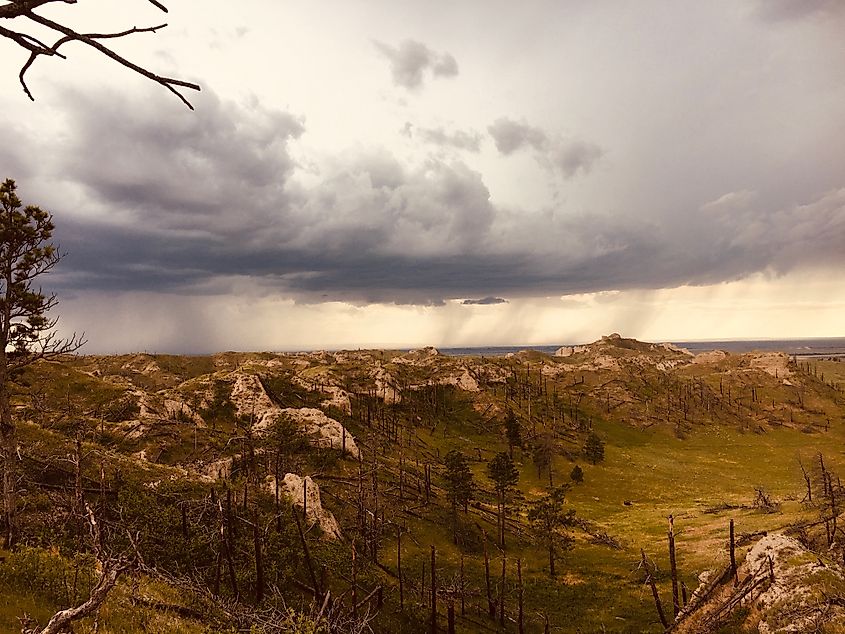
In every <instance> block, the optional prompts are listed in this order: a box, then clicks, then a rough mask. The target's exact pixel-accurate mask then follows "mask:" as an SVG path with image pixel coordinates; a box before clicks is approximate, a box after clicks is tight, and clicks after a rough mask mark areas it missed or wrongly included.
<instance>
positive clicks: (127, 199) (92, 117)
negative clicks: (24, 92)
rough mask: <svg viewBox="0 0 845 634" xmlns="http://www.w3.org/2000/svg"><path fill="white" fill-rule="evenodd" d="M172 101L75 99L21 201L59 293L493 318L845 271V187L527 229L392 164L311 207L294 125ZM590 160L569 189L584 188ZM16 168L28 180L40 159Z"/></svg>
mask: <svg viewBox="0 0 845 634" xmlns="http://www.w3.org/2000/svg"><path fill="white" fill-rule="evenodd" d="M166 99H167V96H166V95H160V94H159V93H158V92H151V93H149V94H145V95H144V98H143V99H132V98H129V97H122V96H120V95H116V94H108V95H104V94H91V95H82V94H77V93H66V94H65V95H64V96H63V103H64V104H65V106H64V108H65V110H64V116H65V117H66V119H67V121H66V124H67V125H66V128H65V129H66V135H65V137H64V138H63V140H61V141H60V142H56V143H55V144H54V145H53V146H52V148H53V149H52V152H51V153H41V154H40V156H42V166H41V170H42V175H41V176H39V177H38V178H33V180H32V181H31V182H23V181H19V183H18V184H19V186H20V190H21V194H22V196H23V197H24V199H25V200H27V201H29V200H32V201H35V202H38V203H40V204H42V206H43V207H45V208H47V209H49V210H51V211H52V212H53V213H54V214H55V218H56V224H57V238H58V240H59V242H60V243H61V246H62V248H63V250H65V251H67V252H68V253H69V256H68V257H67V259H66V260H65V261H64V262H62V265H61V266H60V267H59V269H58V270H57V272H56V274H55V275H54V276H53V277H52V279H51V280H50V282H49V285H50V288H55V289H56V290H63V291H68V292H70V291H76V292H78V293H80V294H82V293H84V292H85V291H88V290H92V289H96V290H100V291H138V290H154V291H161V292H167V293H179V294H183V295H187V294H197V295H203V294H204V295H219V294H226V293H229V292H234V291H233V289H237V287H238V284H242V283H243V282H244V280H249V283H250V284H251V285H253V286H258V287H260V288H261V289H262V292H266V293H277V294H283V295H288V296H292V297H295V298H297V299H299V300H301V301H309V302H321V301H326V300H344V301H350V302H371V301H378V302H396V303H418V304H438V303H441V302H443V301H444V300H446V299H452V298H483V299H481V300H470V302H474V303H479V304H484V303H492V302H495V301H498V300H499V298H501V297H509V298H517V297H525V296H554V295H563V294H569V293H581V292H592V291H601V290H607V289H629V288H665V287H674V286H678V285H682V284H710V283H716V282H722V281H726V280H734V279H739V278H742V277H743V276H747V275H749V274H751V273H755V272H760V271H772V272H776V273H781V272H787V271H790V270H793V269H797V268H802V267H813V266H818V267H822V266H824V267H828V268H829V267H831V266H832V267H842V266H845V250H843V249H842V244H845V187H843V188H841V189H836V190H833V191H830V192H828V193H826V194H823V195H819V196H817V197H816V198H815V200H809V201H806V202H804V203H802V204H799V205H795V204H783V205H779V206H772V205H770V204H768V202H765V200H766V199H765V197H763V196H762V195H757V194H756V193H755V192H752V191H747V190H740V191H736V192H727V193H725V194H724V195H721V196H719V197H717V198H716V199H714V200H713V201H711V202H708V203H704V204H701V205H698V207H697V208H695V209H677V210H675V213H673V214H667V215H666V216H665V217H659V218H658V217H654V216H653V217H652V219H651V220H649V218H647V217H644V216H642V215H636V214H628V215H619V214H616V215H611V214H610V213H608V214H601V213H592V214H586V213H573V212H571V211H567V210H566V209H557V210H545V211H541V212H532V213H529V212H527V211H525V210H518V209H504V208H501V207H497V206H495V205H494V204H493V203H492V202H491V200H490V193H489V191H488V189H487V187H486V185H485V183H484V181H483V179H482V177H481V175H480V174H479V173H478V172H476V171H474V170H473V169H471V168H470V167H468V166H467V165H466V164H465V163H463V162H461V161H446V160H440V159H431V160H428V161H426V162H424V163H422V164H420V165H417V166H412V167H409V166H407V165H403V164H401V163H399V162H398V161H397V160H396V159H395V158H394V157H393V156H392V155H391V154H389V153H388V152H386V151H374V152H369V153H363V154H360V153H359V154H357V155H347V156H342V157H340V158H339V159H338V160H337V161H336V165H335V167H333V168H331V169H327V170H326V171H324V172H323V173H322V174H321V175H320V178H319V182H318V183H317V184H315V185H313V186H308V187H306V186H304V185H303V184H301V183H300V182H299V181H298V179H297V178H296V173H295V168H296V164H295V162H294V160H293V159H292V157H291V153H290V144H291V143H292V142H293V141H294V140H295V139H296V138H297V136H298V135H300V134H302V132H303V124H302V123H301V122H300V120H299V119H298V118H297V117H294V116H292V115H290V114H288V113H285V112H282V111H276V110H273V109H270V108H267V107H264V106H260V105H258V104H256V103H247V104H234V103H231V102H225V101H221V100H219V99H218V98H217V97H216V96H215V95H214V94H213V92H211V91H206V92H204V93H203V96H202V97H201V99H202V101H201V102H198V103H197V111H196V112H195V113H189V112H183V111H181V110H179V109H176V108H172V107H168V106H170V105H171V104H170V103H169V102H168V101H165V100H166ZM103 103H108V104H110V107H109V108H108V109H104V108H102V107H100V105H101V104H103ZM118 118H119V119H120V121H119V122H118V121H117V119H118ZM517 136H519V135H517ZM528 136H529V137H530V136H531V135H530V134H529V135H528ZM523 137H525V135H523ZM523 143H528V144H529V146H530V145H531V144H530V142H528V141H523ZM532 147H533V146H532ZM585 148H586V149H583V150H581V151H579V152H576V154H575V156H574V157H564V158H562V159H561V161H562V163H561V165H560V167H559V169H561V170H569V171H570V172H572V173H573V174H574V173H576V172H578V171H579V170H582V169H587V168H584V167H582V165H583V164H585V163H586V162H589V161H590V160H595V154H596V152H595V151H594V150H590V148H589V146H585ZM5 151H6V153H7V154H9V158H10V163H9V164H14V162H15V160H17V159H16V157H19V155H20V154H21V153H22V152H24V149H23V147H18V148H17V149H14V148H13V149H11V150H10V149H9V147H8V146H7V147H6V149H5ZM27 151H28V152H33V151H36V153H37V148H36V149H35V150H34V149H33V148H29V149H28V150H27ZM551 156H554V155H551ZM591 157H592V158H591ZM550 160H551V159H550ZM567 161H568V162H567ZM18 162H20V161H19V160H18Z"/></svg>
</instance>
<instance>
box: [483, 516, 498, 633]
mask: <svg viewBox="0 0 845 634" xmlns="http://www.w3.org/2000/svg"><path fill="white" fill-rule="evenodd" d="M484 581H485V582H486V584H487V613H488V614H489V615H490V618H491V619H495V618H496V601H495V599H493V589H492V584H491V583H490V553H489V552H488V551H487V533H486V532H484Z"/></svg>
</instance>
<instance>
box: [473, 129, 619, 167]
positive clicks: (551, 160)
mask: <svg viewBox="0 0 845 634" xmlns="http://www.w3.org/2000/svg"><path fill="white" fill-rule="evenodd" d="M487 131H488V132H489V133H490V136H491V137H492V138H493V142H494V143H495V144H496V149H497V150H499V152H500V153H501V154H502V155H504V156H510V155H511V154H514V153H516V152H518V151H520V150H522V149H533V150H534V156H535V159H536V160H537V162H538V163H539V164H540V165H542V166H543V167H546V168H547V169H550V170H552V171H555V172H557V173H560V174H561V175H562V176H563V177H564V178H565V179H569V178H572V177H574V176H575V175H577V174H578V173H579V172H580V173H582V174H588V173H589V172H590V170H591V169H592V168H593V164H594V163H595V162H596V161H598V160H599V159H600V158H601V157H602V155H603V154H604V150H602V149H601V148H600V147H599V146H598V145H596V144H595V143H589V142H586V141H581V140H578V139H565V138H563V137H560V136H550V135H548V134H547V133H546V132H545V131H544V130H543V129H541V128H537V127H534V126H531V125H528V124H526V123H523V122H519V121H515V120H513V119H509V118H507V117H502V118H500V119H496V121H494V122H493V123H492V124H491V125H489V126H488V127H487Z"/></svg>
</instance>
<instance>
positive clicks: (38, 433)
mask: <svg viewBox="0 0 845 634" xmlns="http://www.w3.org/2000/svg"><path fill="white" fill-rule="evenodd" d="M843 367H845V364H842V363H839V362H835V361H820V362H817V363H811V364H809V365H808V364H806V363H804V362H801V363H796V362H795V361H793V360H791V359H789V358H787V357H786V356H783V355H777V354H749V355H724V354H722V355H719V354H711V353H708V354H707V355H702V356H699V357H697V358H695V359H693V358H692V357H691V356H690V355H688V354H686V353H685V352H683V351H679V350H677V349H673V348H671V347H663V346H657V345H653V344H646V343H642V342H638V341H634V340H630V339H622V338H619V337H608V338H604V339H602V340H601V341H599V342H596V343H595V344H593V345H591V346H589V347H588V348H586V349H584V350H573V351H571V354H569V356H562V357H550V356H546V355H542V354H540V353H536V352H523V353H519V354H517V355H513V356H509V357H507V358H493V359H484V358H479V357H474V358H448V357H443V356H440V355H438V354H437V353H436V351H434V350H430V349H424V350H421V351H417V352H413V353H404V354H403V353H400V352H390V351H358V352H342V353H314V354H308V355H306V354H298V355H276V354H269V353H264V354H242V353H225V354H220V355H214V356H211V357H174V356H165V355H123V356H119V357H73V358H68V359H66V360H65V361H64V362H62V363H42V364H39V365H37V366H35V367H33V368H32V369H31V370H30V371H28V372H27V373H26V374H25V375H23V376H21V377H20V378H19V382H18V383H19V385H18V388H17V395H16V407H17V409H16V412H17V415H18V418H19V421H20V424H19V438H20V447H21V450H20V451H21V463H20V467H21V468H20V471H21V475H22V480H21V482H20V484H19V490H20V492H21V502H22V504H21V513H20V518H19V519H20V540H19V542H18V544H17V545H16V547H15V548H14V549H13V551H11V552H8V553H3V557H4V559H3V561H2V562H0V585H2V587H3V589H4V590H3V591H4V597H6V601H5V604H4V607H3V608H2V611H0V628H2V629H3V631H19V629H20V626H19V625H18V620H17V618H18V617H19V616H21V615H22V614H23V613H25V612H26V613H28V614H29V615H30V616H32V617H34V618H35V619H37V620H38V621H39V622H41V623H42V624H43V623H44V621H45V620H46V619H47V618H48V617H49V615H50V614H52V612H53V611H55V610H56V609H59V608H62V607H67V606H68V605H71V604H73V603H74V602H75V601H76V602H78V601H79V600H80V597H81V598H82V599H84V598H85V596H86V593H87V591H88V588H90V586H91V584H92V582H93V580H94V578H95V577H96V574H97V568H96V566H95V565H94V564H93V559H92V555H91V554H90V553H91V540H90V537H89V535H88V531H87V527H86V524H85V518H84V516H83V514H82V511H81V508H82V507H81V506H80V501H79V500H80V499H82V500H84V501H85V502H88V503H89V505H91V507H92V508H93V509H94V510H95V511H96V514H97V516H98V517H99V518H100V519H101V523H102V525H103V527H104V531H105V533H106V536H107V539H106V544H107V546H108V549H109V552H111V553H124V554H126V556H131V558H133V561H134V569H135V570H136V571H137V572H136V573H133V574H132V575H127V576H125V577H123V579H122V581H121V582H120V583H119V584H118V586H117V588H116V589H115V590H114V591H113V592H112V594H111V596H110V597H109V599H108V600H107V602H106V604H105V606H104V608H103V609H102V610H101V613H100V617H99V622H98V627H99V631H101V632H103V631H106V632H140V631H174V632H201V631H227V630H231V631H235V630H238V629H239V628H240V629H242V628H246V630H245V631H248V630H249V627H254V628H258V631H265V630H261V629H260V628H262V627H264V625H263V624H267V623H277V624H278V623H282V622H284V623H285V624H286V625H285V626H284V628H286V629H287V630H288V631H311V630H308V629H307V628H308V627H309V626H308V624H307V623H306V621H308V618H306V616H303V615H309V614H310V615H311V616H312V617H316V616H317V615H318V613H319V618H318V619H317V620H318V621H319V622H321V623H322V624H323V625H322V627H324V629H326V631H328V629H327V628H328V625H327V623H329V622H331V623H333V624H334V625H333V627H334V628H335V629H334V631H355V628H356V627H359V628H360V627H362V624H363V625H365V626H368V627H370V628H372V630H374V631H377V632H380V631H385V632H386V631H406V632H418V631H423V630H424V629H425V628H426V627H428V624H429V622H430V619H431V597H432V595H431V583H432V581H431V558H432V546H433V547H434V553H435V554H434V556H435V561H436V568H435V571H436V574H435V579H436V585H437V594H436V613H437V624H438V628H440V629H441V630H442V631H446V630H447V612H448V609H449V605H450V604H452V605H454V610H455V620H456V631H461V632H470V631H473V632H475V631H477V632H484V631H498V630H503V631H517V630H518V620H519V617H518V605H519V597H520V596H522V597H523V629H524V631H526V632H542V631H543V630H544V627H545V626H546V624H548V627H549V628H550V631H557V632H579V631H580V632H596V631H607V632H650V631H653V632H660V631H662V630H663V628H662V626H661V625H660V623H659V621H658V618H657V612H656V610H655V605H654V602H653V599H652V596H651V591H650V590H649V588H648V586H646V585H644V583H643V582H644V573H643V571H642V570H641V569H640V568H639V562H640V559H641V549H643V550H644V551H645V553H646V554H647V555H648V556H649V557H650V558H651V559H652V560H653V561H654V562H655V563H656V564H657V566H658V569H659V570H658V572H657V574H656V578H657V588H658V591H659V593H660V595H661V597H662V599H663V604H664V607H667V608H668V610H669V611H671V590H670V580H669V575H668V567H669V563H668V550H667V540H666V531H667V518H668V516H669V515H673V516H674V522H675V531H676V546H677V563H678V569H679V575H680V581H682V582H683V583H684V584H685V585H686V587H687V589H688V590H689V592H690V593H692V590H693V589H694V588H695V587H696V586H697V585H698V581H697V575H698V574H699V573H700V572H702V571H704V570H706V569H710V568H714V567H717V566H719V565H720V564H723V563H724V562H725V561H726V560H727V557H728V553H727V538H728V523H729V520H730V519H734V520H735V523H736V527H737V532H738V534H751V533H758V532H760V531H779V530H786V529H789V528H790V527H792V526H796V525H799V524H802V523H810V522H812V521H813V520H815V519H817V518H818V517H819V513H820V510H819V506H818V500H816V502H815V503H814V505H811V504H808V500H806V499H804V498H805V494H806V485H805V480H804V477H803V474H802V466H803V467H804V470H805V471H806V472H807V473H808V474H809V476H810V477H811V478H812V479H814V482H815V481H817V480H818V478H819V469H820V468H821V467H820V463H819V460H818V455H819V454H820V453H821V454H823V460H824V463H823V464H824V469H825V470H826V472H829V473H830V474H834V476H833V477H834V480H833V481H834V482H838V480H836V479H835V474H837V473H841V472H842V471H843V463H845V455H843V451H842V448H843V447H845V419H844V418H843V416H845V393H843V392H842V391H841V386H842V385H845V372H843V371H842V368H843ZM320 412H322V414H321V413H320ZM508 412H512V413H513V414H514V416H515V418H516V420H517V421H518V425H519V428H520V431H521V434H520V435H521V441H522V442H521V443H514V442H512V440H513V439H511V442H509V441H508V438H507V435H506V425H505V421H506V419H507V418H508ZM326 416H328V417H329V418H331V419H333V420H334V421H336V422H335V423H331V422H326V418H325V417H326ZM341 426H342V427H341ZM590 434H597V435H598V436H599V438H600V439H601V440H602V441H603V443H604V459H603V460H601V461H598V462H596V464H591V462H590V461H588V460H587V459H586V457H585V453H584V447H585V443H586V442H587V438H588V436H589V435H590ZM344 443H346V444H345V445H344ZM353 443H354V447H355V448H357V450H360V458H356V457H355V456H354V454H355V451H353V449H352V447H353ZM344 446H345V447H346V451H344V450H343V447H344ZM543 447H545V448H546V449H548V450H550V453H551V465H550V467H549V466H547V465H546V464H545V462H544V461H543V459H542V454H543V449H542V448H543ZM451 450H458V451H460V452H462V453H463V455H464V456H465V457H466V459H467V461H468V463H469V468H470V471H471V472H472V474H473V476H474V482H475V487H476V488H475V492H474V494H473V496H472V500H471V501H470V503H469V504H468V507H467V510H466V512H464V510H463V509H460V508H459V509H457V513H456V514H454V515H453V512H452V506H451V504H450V502H449V500H448V496H447V488H448V483H447V478H446V475H447V474H446V468H445V466H444V459H445V456H446V454H447V453H448V452H449V451H451ZM500 452H505V453H512V455H513V461H514V464H515V466H516V469H517V472H518V474H519V478H518V483H517V485H516V488H515V489H514V490H513V491H512V492H511V493H509V494H508V496H507V508H508V512H507V524H506V530H505V548H504V550H501V549H500V547H499V546H498V545H497V544H496V535H497V508H498V507H497V496H496V494H495V491H494V486H493V483H492V481H491V480H490V478H489V477H488V474H487V465H488V463H489V462H490V460H491V459H493V457H494V456H495V455H496V454H497V453H500ZM537 456H540V457H537ZM77 458H79V460H78V464H79V468H78V470H77V467H76V464H77V462H76V459H77ZM538 463H539V464H538ZM576 465H578V466H579V467H580V468H581V469H582V471H583V482H580V483H576V482H573V481H571V480H570V473H571V472H572V470H573V468H574V467H575V466H576ZM549 471H551V473H550V472H549ZM286 473H292V474H297V475H299V476H303V477H304V476H310V477H311V478H312V480H313V482H314V483H316V484H317V485H318V486H319V489H320V499H321V502H322V505H323V506H324V507H325V509H327V510H328V511H330V512H331V513H332V514H333V516H334V517H335V518H336V521H337V524H338V525H339V529H340V533H341V537H340V539H330V538H329V535H327V534H326V532H325V530H324V529H321V528H320V525H319V523H317V522H315V518H316V516H314V515H313V512H314V509H313V508H311V509H310V511H308V512H306V514H305V516H303V509H302V504H301V502H300V500H301V495H300V494H299V493H297V492H294V494H293V497H292V498H291V497H287V496H286V495H285V491H284V487H283V486H282V480H283V478H284V476H285V474H286ZM550 481H551V483H552V485H553V486H559V485H562V484H566V485H567V486H568V487H569V488H568V490H567V491H566V503H565V506H564V510H566V511H568V510H570V509H572V510H574V512H575V521H574V522H570V525H569V526H568V527H566V528H563V529H561V530H560V531H559V534H558V535H557V537H556V538H555V544H556V547H557V548H558V549H559V550H560V552H559V554H558V559H557V562H556V568H557V575H556V578H554V579H552V578H551V577H550V576H549V557H548V549H547V547H546V543H545V534H544V533H543V531H541V530H538V529H537V528H536V527H535V526H532V523H531V522H530V521H529V510H530V509H531V508H532V506H533V505H534V504H535V503H536V502H537V500H539V499H541V498H543V496H545V495H546V494H547V493H548V492H549V490H550V489H551V485H550ZM276 482H278V483H279V493H278V495H277V489H276V485H275V483H276ZM306 489H307V487H306ZM837 490H838V489H837ZM306 492H307V491H306ZM80 493H81V495H82V498H79V497H77V496H78V495H79V494H80ZM761 494H763V495H765V496H766V497H767V499H768V500H769V501H770V502H771V504H769V505H761V503H760V500H761V498H760V495H761ZM309 499H310V498H309ZM292 502H299V505H298V506H297V505H296V504H292ZM309 504H311V503H310V502H309ZM309 512H310V513H312V515H309V514H308V513H309ZM324 528H325V525H324ZM300 529H301V531H302V533H301V534H300ZM819 530H820V529H819V527H818V525H816V526H815V527H810V528H809V529H804V530H803V536H804V538H805V539H806V540H807V541H809V542H818V540H819V539H820V538H819V532H818V531H819ZM400 536H401V569H402V580H401V584H400V580H399V577H398V570H399V557H398V555H399V549H398V540H399V538H400ZM741 541H742V540H741ZM840 541H841V540H840ZM753 543H754V542H753V540H748V541H746V542H744V544H743V545H742V546H741V547H740V550H739V557H740V558H742V557H743V555H744V553H745V551H746V550H747V549H748V548H750V547H751V546H752V545H753ZM565 546H571V548H565ZM306 548H307V550H306ZM353 550H354V553H355V555H354V563H353ZM485 550H486V552H487V556H488V561H489V568H490V584H491V593H492V595H493V598H494V600H495V601H496V602H497V605H498V603H499V600H500V597H501V596H503V597H504V604H505V616H504V620H502V619H501V615H500V611H499V610H497V614H496V617H495V618H491V617H490V616H489V615H488V599H487V590H486V588H487V583H486V579H485V555H484V553H485ZM503 559H504V563H505V580H504V585H502V561H503ZM259 560H260V563H261V565H260V566H258V565H257V563H258V561H259ZM462 561H463V575H461V569H462ZM517 562H519V566H520V568H521V574H522V583H521V586H520V584H519V583H518V578H517V577H518V576H517ZM259 568H260V570H259ZM400 586H401V590H400ZM327 595H328V596H329V598H328V599H326V596H327ZM353 597H354V598H353ZM400 597H401V598H400ZM462 599H463V604H464V610H463V613H462V611H461V600H462ZM353 606H354V610H353ZM321 608H322V613H320V611H321ZM355 623H357V625H355ZM16 628H17V629H16ZM91 628H93V621H91V620H90V619H89V620H88V621H83V622H82V625H81V627H77V631H91ZM266 631H279V630H278V629H277V630H271V629H267V630H266Z"/></svg>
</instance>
